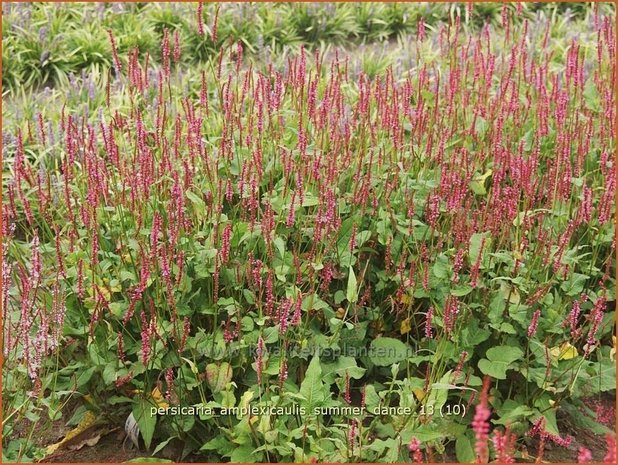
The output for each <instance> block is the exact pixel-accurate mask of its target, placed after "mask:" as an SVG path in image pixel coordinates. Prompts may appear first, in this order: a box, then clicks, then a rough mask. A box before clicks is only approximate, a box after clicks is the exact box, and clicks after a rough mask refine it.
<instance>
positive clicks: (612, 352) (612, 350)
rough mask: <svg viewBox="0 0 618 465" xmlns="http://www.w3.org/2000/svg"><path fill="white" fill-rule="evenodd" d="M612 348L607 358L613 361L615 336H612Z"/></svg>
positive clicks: (614, 358) (614, 356)
mask: <svg viewBox="0 0 618 465" xmlns="http://www.w3.org/2000/svg"><path fill="white" fill-rule="evenodd" d="M612 342H613V345H612V349H611V350H610V351H609V359H610V360H611V361H612V362H613V361H615V360H616V347H617V346H616V336H612Z"/></svg>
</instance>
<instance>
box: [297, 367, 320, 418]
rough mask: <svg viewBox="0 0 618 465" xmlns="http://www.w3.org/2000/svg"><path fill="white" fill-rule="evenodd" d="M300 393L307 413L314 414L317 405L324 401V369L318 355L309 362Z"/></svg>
mask: <svg viewBox="0 0 618 465" xmlns="http://www.w3.org/2000/svg"><path fill="white" fill-rule="evenodd" d="M299 393H300V395H301V396H303V398H304V399H305V402H303V404H304V406H305V408H306V409H307V412H312V411H313V408H314V407H315V406H316V405H318V404H320V403H321V402H323V401H324V399H325V395H324V385H323V383H322V367H321V366H320V357H319V356H318V355H314V356H313V358H312V359H311V362H309V366H308V367H307V371H306V372H305V379H303V382H302V384H301V385H300V390H299Z"/></svg>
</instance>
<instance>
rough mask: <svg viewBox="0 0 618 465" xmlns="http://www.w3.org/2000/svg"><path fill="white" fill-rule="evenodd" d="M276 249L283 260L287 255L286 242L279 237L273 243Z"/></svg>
mask: <svg viewBox="0 0 618 465" xmlns="http://www.w3.org/2000/svg"><path fill="white" fill-rule="evenodd" d="M273 243H274V244H275V247H276V248H277V252H279V257H281V258H283V257H284V255H285V242H284V241H283V239H282V238H280V237H279V236H277V237H275V240H274V241H273Z"/></svg>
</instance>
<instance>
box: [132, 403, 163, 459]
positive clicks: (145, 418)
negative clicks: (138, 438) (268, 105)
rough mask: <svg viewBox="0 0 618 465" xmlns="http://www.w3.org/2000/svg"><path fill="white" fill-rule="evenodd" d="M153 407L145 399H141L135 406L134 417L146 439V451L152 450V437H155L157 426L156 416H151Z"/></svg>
mask: <svg viewBox="0 0 618 465" xmlns="http://www.w3.org/2000/svg"><path fill="white" fill-rule="evenodd" d="M151 407H154V404H152V403H150V402H148V400H146V399H144V398H140V399H139V400H138V401H137V402H136V403H135V404H133V416H134V417H135V421H137V425H138V426H139V430H140V432H141V433H142V437H143V438H144V443H145V444H146V449H150V443H151V442H152V436H153V435H154V431H155V426H156V424H157V417H156V415H151V411H150V408H151Z"/></svg>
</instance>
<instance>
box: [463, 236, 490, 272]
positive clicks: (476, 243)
mask: <svg viewBox="0 0 618 465" xmlns="http://www.w3.org/2000/svg"><path fill="white" fill-rule="evenodd" d="M483 239H485V243H484V245H483V255H485V253H487V252H489V251H490V250H491V236H490V235H489V233H487V232H484V233H474V234H472V236H471V237H470V249H469V252H468V256H469V257H470V263H472V264H474V263H476V260H477V259H478V256H479V253H480V252H481V244H482V243H483Z"/></svg>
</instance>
